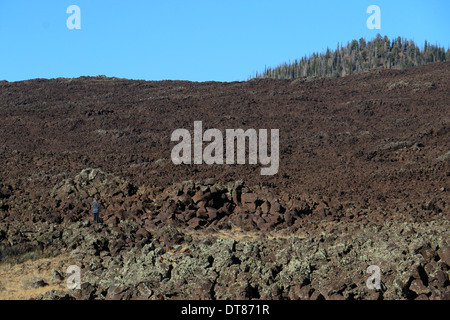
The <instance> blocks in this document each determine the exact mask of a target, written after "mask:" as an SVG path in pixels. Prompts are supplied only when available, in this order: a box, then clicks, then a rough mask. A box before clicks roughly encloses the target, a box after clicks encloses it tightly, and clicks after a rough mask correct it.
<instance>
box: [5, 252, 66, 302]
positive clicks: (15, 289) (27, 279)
mask: <svg viewBox="0 0 450 320" xmlns="http://www.w3.org/2000/svg"><path fill="white" fill-rule="evenodd" d="M71 260H74V259H71V258H70V257H67V256H63V255H61V256H58V257H54V258H42V259H38V260H34V261H32V260H28V261H25V262H22V263H18V264H10V263H3V264H0V300H28V299H30V298H34V297H36V296H38V295H39V294H43V293H45V292H47V291H50V290H66V289H67V288H66V282H65V279H62V280H59V279H54V278H53V277H52V274H51V271H52V270H53V269H55V270H58V271H59V272H60V273H61V274H62V276H63V277H65V276H66V274H65V271H66V269H67V267H68V266H69V265H71V264H75V263H73V262H74V261H71ZM38 279H43V280H44V281H45V282H46V283H47V285H46V286H43V287H34V286H33V285H32V284H33V282H35V281H36V280H38Z"/></svg>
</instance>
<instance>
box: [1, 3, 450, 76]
mask: <svg viewBox="0 0 450 320" xmlns="http://www.w3.org/2000/svg"><path fill="white" fill-rule="evenodd" d="M72 4H75V5H78V6H79V7H80V9H81V29H80V30H69V29H68V28H67V27H66V20H67V18H68V17H69V16H70V14H67V13H66V10H67V7H68V6H69V5H72ZM372 4H374V5H378V6H379V7H380V8H381V30H369V29H368V28H367V26H366V21H367V19H368V17H369V14H367V13H366V9H367V7H368V6H369V5H372ZM449 15H450V1H448V0H440V1H439V0H429V1H416V0H389V1H385V0H370V1H366V0H353V1H346V0H342V1H336V0H329V1H327V0H309V1H301V0H296V1H288V0H273V1H265V0H238V1H235V0H202V1H200V0H158V1H156V0H148V1H145V0H127V1H119V0H117V1H115V0H70V1H66V0H39V1H37V0H28V1H25V0H0V80H8V81H18V80H24V79H32V78H56V77H79V76H83V75H89V76H96V75H106V76H115V77H120V78H130V79H146V80H162V79H174V80H191V81H208V80H215V81H235V80H245V79H247V77H248V76H250V75H251V74H253V73H254V72H255V71H263V70H264V66H265V65H267V66H272V67H274V66H277V65H278V64H280V63H282V62H285V61H289V60H294V59H296V58H300V57H302V56H303V55H308V54H310V53H313V52H317V51H318V52H322V51H323V50H326V48H327V46H328V47H330V48H332V49H334V48H336V45H337V43H338V42H340V43H347V41H349V40H352V39H359V38H360V37H365V38H366V39H368V40H369V39H372V38H374V37H375V36H376V34H377V33H380V34H381V35H383V36H384V35H387V36H388V37H390V38H391V37H395V36H402V37H406V38H408V39H413V40H415V41H416V42H417V43H418V44H419V45H420V46H422V45H423V43H424V41H425V40H428V41H430V42H432V43H438V44H441V45H443V46H445V47H446V48H447V47H448V46H449V45H450V32H449V30H450V19H449Z"/></svg>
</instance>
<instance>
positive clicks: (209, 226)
mask: <svg viewBox="0 0 450 320" xmlns="http://www.w3.org/2000/svg"><path fill="white" fill-rule="evenodd" d="M449 70H450V63H438V64H432V65H427V66H424V67H418V68H413V69H410V70H406V71H398V70H382V71H375V72H369V73H363V74H359V75H354V76H349V77H344V78H341V79H315V80H312V81H309V80H310V79H299V80H294V81H290V80H286V81H285V80H280V81H277V80H267V79H259V80H251V81H247V82H236V83H214V82H207V83H189V82H182V81H161V82H145V81H131V80H123V79H108V78H102V77H96V78H86V77H82V78H78V79H52V80H43V79H36V80H30V81H22V82H16V83H8V82H0V102H1V103H0V161H1V164H2V165H1V166H0V263H20V261H24V260H26V259H31V258H33V259H34V258H36V257H38V256H40V255H41V256H45V257H54V256H61V255H67V256H68V257H70V259H71V261H75V262H76V264H77V265H79V266H80V267H81V268H82V282H83V283H82V286H81V289H80V290H61V291H49V292H47V293H46V294H44V295H42V296H39V297H36V298H38V299H420V300H423V299H449V298H450V292H449V290H450V289H449V288H450V286H449V270H450V242H449V240H448V239H450V237H449V233H450V232H449V230H450V228H449V220H448V218H449V213H450V210H449V205H448V204H449V201H450V197H449V188H450V185H449V181H450V180H449V177H450V170H449V168H450V167H449V164H450V154H449V152H450V151H449V150H450V148H449V147H450V146H449V141H450V137H449V134H450V130H449V127H450V126H449V123H450V119H449V112H448V111H449V109H448V105H447V103H448V101H449V98H450V96H449V90H448V88H449V87H450V86H449V79H450V77H449V75H450V72H449ZM400 81H402V83H403V84H404V85H402V86H395V83H396V82H400ZM393 84H394V85H393ZM195 120H202V121H203V124H204V127H205V128H206V127H208V128H212V127H215V128H218V129H225V128H243V129H246V128H256V129H259V128H267V129H270V128H279V129H280V171H279V172H278V174H277V175H275V176H264V177H262V176H260V174H259V166H258V165H235V166H228V165H224V166H217V165H215V166H209V165H189V166H184V165H179V166H175V165H174V164H173V163H172V162H171V161H170V152H171V148H172V147H173V145H174V144H173V143H171V142H170V135H171V132H172V131H173V130H175V129H177V128H187V129H190V130H192V128H193V122H194V121H195ZM94 195H99V196H100V207H101V212H100V218H101V220H102V221H101V223H100V224H99V225H92V214H91V213H90V212H91V208H90V205H91V201H92V197H93V196H94ZM370 265H377V266H379V267H380V270H381V288H380V289H379V290H373V289H369V288H368V287H367V286H366V280H367V279H368V278H369V276H370V274H368V273H367V272H366V270H367V267H368V266H370ZM52 274H53V276H52V279H37V280H36V281H34V280H33V281H32V282H30V283H29V284H28V285H29V286H30V287H36V286H37V287H40V288H45V287H46V286H47V284H48V283H50V282H51V283H53V282H58V281H59V282H61V281H65V276H66V275H65V274H64V270H55V271H54V272H53V273H52ZM0 290H1V289H0Z"/></svg>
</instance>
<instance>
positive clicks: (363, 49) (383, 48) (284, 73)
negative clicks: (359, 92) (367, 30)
mask: <svg viewBox="0 0 450 320" xmlns="http://www.w3.org/2000/svg"><path fill="white" fill-rule="evenodd" d="M441 61H450V50H449V49H447V51H446V50H445V48H444V47H440V46H438V45H432V44H430V43H428V42H427V41H425V45H424V47H423V48H422V49H421V48H419V47H418V46H417V45H416V44H415V43H414V41H412V40H407V39H402V38H401V37H397V38H396V39H393V40H389V39H388V37H387V36H384V38H383V37H382V36H381V35H380V34H378V35H377V36H376V38H375V39H373V40H371V41H368V42H366V40H365V39H364V38H361V39H359V41H357V40H352V41H351V42H348V43H347V45H346V46H342V45H340V44H338V45H337V48H336V50H334V51H332V50H330V49H327V51H326V52H325V53H320V54H318V53H313V54H312V55H310V56H309V57H307V56H305V57H303V58H301V59H300V60H295V61H294V62H289V63H283V64H281V65H279V66H277V67H275V68H267V67H266V68H265V70H264V72H262V73H258V72H256V74H255V75H254V76H253V77H252V78H272V79H295V78H300V77H331V78H338V77H343V76H346V75H350V74H354V73H358V72H361V71H366V70H373V69H377V68H385V69H406V68H410V67H414V66H421V65H425V64H428V63H433V62H441Z"/></svg>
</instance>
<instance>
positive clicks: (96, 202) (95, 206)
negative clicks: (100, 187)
mask: <svg viewBox="0 0 450 320" xmlns="http://www.w3.org/2000/svg"><path fill="white" fill-rule="evenodd" d="M92 211H93V212H94V223H98V212H99V205H98V196H97V195H96V196H94V201H93V202H92Z"/></svg>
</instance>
